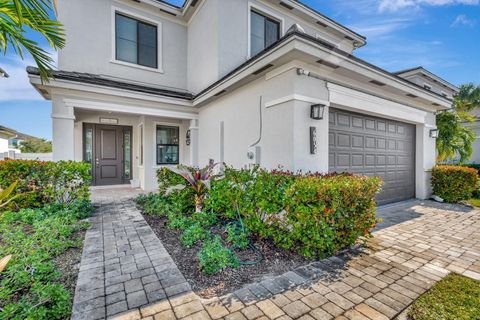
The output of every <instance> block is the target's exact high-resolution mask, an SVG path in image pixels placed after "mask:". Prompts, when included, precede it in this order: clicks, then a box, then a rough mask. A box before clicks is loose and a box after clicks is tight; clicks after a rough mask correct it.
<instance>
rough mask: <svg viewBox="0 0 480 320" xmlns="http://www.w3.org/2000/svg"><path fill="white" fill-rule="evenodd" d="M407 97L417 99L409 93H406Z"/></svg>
mask: <svg viewBox="0 0 480 320" xmlns="http://www.w3.org/2000/svg"><path fill="white" fill-rule="evenodd" d="M407 97H410V98H418V96H416V95H414V94H411V93H407Z"/></svg>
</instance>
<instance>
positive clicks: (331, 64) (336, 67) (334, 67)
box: [317, 59, 340, 69]
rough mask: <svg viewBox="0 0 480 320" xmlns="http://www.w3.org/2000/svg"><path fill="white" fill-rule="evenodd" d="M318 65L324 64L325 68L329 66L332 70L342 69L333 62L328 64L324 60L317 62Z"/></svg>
mask: <svg viewBox="0 0 480 320" xmlns="http://www.w3.org/2000/svg"><path fill="white" fill-rule="evenodd" d="M317 63H320V64H323V65H324V66H327V67H329V68H332V69H338V68H340V66H339V65H336V64H334V63H331V62H328V61H325V60H322V59H320V60H317Z"/></svg>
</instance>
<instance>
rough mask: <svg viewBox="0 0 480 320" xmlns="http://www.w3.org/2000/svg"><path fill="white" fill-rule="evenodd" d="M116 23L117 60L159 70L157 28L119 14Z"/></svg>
mask: <svg viewBox="0 0 480 320" xmlns="http://www.w3.org/2000/svg"><path fill="white" fill-rule="evenodd" d="M115 21H116V26H115V58H116V59H117V60H120V61H125V62H129V63H135V64H138V65H142V66H145V67H150V68H155V69H156V68H158V43H157V42H158V41H157V27H156V26H154V25H150V24H148V23H144V22H141V21H138V20H135V19H132V18H129V17H126V16H123V15H121V14H119V13H117V14H116V15H115Z"/></svg>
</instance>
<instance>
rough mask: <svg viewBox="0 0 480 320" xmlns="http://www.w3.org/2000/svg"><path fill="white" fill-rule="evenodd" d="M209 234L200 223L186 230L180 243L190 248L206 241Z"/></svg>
mask: <svg viewBox="0 0 480 320" xmlns="http://www.w3.org/2000/svg"><path fill="white" fill-rule="evenodd" d="M208 235H209V232H208V231H206V230H205V229H203V227H202V226H201V225H200V223H198V222H196V223H194V224H193V225H191V226H190V227H188V228H186V229H185V231H184V232H183V234H182V236H181V237H180V242H181V243H182V245H184V246H185V247H187V248H189V247H191V246H193V245H194V244H195V243H197V242H198V241H200V240H205V239H206V238H207V237H208Z"/></svg>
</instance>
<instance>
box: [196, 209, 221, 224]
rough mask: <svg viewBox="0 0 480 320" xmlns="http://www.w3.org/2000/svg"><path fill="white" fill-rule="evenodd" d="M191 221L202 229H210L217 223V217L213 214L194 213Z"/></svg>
mask: <svg viewBox="0 0 480 320" xmlns="http://www.w3.org/2000/svg"><path fill="white" fill-rule="evenodd" d="M192 218H193V221H195V222H197V223H199V224H200V225H201V226H202V227H212V226H215V225H217V224H218V223H219V220H218V217H217V215H216V214H215V213H214V212H195V213H193V214H192Z"/></svg>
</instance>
